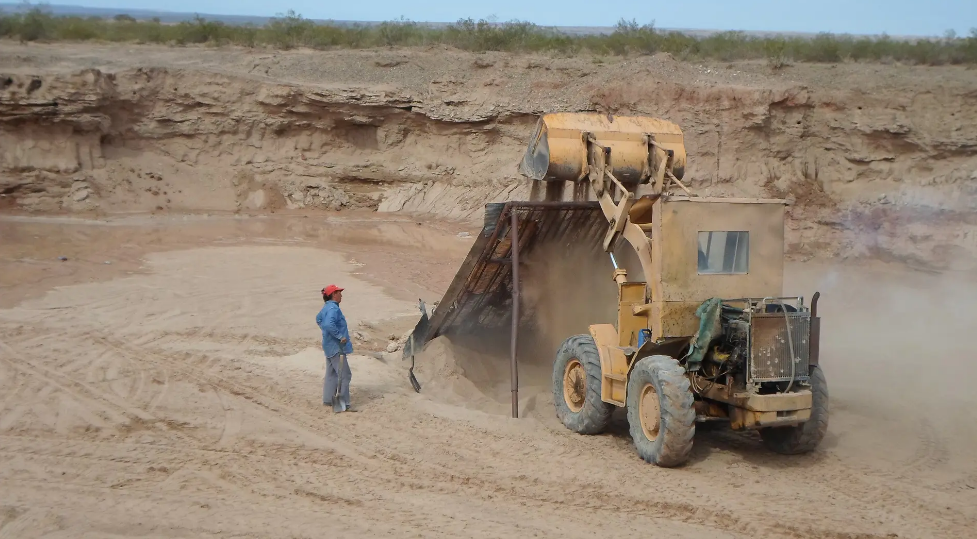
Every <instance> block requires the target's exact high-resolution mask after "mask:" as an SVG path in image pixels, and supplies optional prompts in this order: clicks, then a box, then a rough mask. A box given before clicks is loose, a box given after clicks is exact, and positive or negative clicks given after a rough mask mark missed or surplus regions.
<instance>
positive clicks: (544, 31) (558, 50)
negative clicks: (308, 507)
mask: <svg viewBox="0 0 977 539" xmlns="http://www.w3.org/2000/svg"><path fill="white" fill-rule="evenodd" d="M0 39H16V40H20V41H22V42H32V41H40V42H52V41H68V42H70V41H102V42H130V43H158V44H171V45H178V46H179V45H190V44H206V45H211V46H218V47H219V46H226V45H237V46H245V47H264V48H278V49H291V48H300V47H304V48H312V49H333V48H349V49H358V48H375V47H424V46H432V45H444V46H450V47H455V48H458V49H462V50H467V51H473V52H482V51H507V52H533V53H552V54H558V55H577V54H593V55H605V56H625V55H647V54H656V53H659V52H666V53H669V54H672V55H673V56H675V57H676V58H679V59H689V60H694V59H712V60H721V61H734V60H756V59H767V60H768V61H770V62H771V64H772V65H773V66H774V67H782V66H784V65H788V64H790V63H791V62H822V63H825V62H828V63H831V62H844V61H855V62H882V63H893V62H901V63H907V64H914V65H948V64H977V29H973V30H971V32H970V34H969V35H968V36H963V37H961V36H957V35H956V34H955V33H953V32H952V31H951V32H947V34H946V35H945V36H943V37H942V38H920V39H893V38H891V37H889V36H886V35H882V36H878V37H864V36H848V35H834V34H826V33H823V34H819V35H817V36H815V37H795V36H773V37H766V36H763V37H762V36H755V35H749V34H747V33H745V32H737V31H729V32H721V33H716V34H712V35H709V36H706V37H696V36H692V35H688V34H684V33H680V32H671V31H661V30H659V29H657V28H655V26H654V23H651V24H645V25H641V24H638V23H637V22H636V21H634V20H631V21H627V20H623V19H622V20H621V21H620V22H619V23H618V24H617V26H616V27H615V28H614V29H613V31H611V32H609V33H605V34H591V35H570V34H567V33H563V32H560V31H558V30H555V29H551V28H547V27H542V26H538V25H536V24H533V23H530V22H523V21H510V22H503V23H495V22H490V21H487V20H478V21H475V20H473V19H463V20H459V21H457V22H455V23H453V24H449V25H442V26H434V25H429V24H424V23H418V22H414V21H410V20H405V19H400V20H394V21H387V22H383V23H380V24H356V25H346V24H336V23H328V22H326V23H318V22H316V21H312V20H309V19H307V18H304V17H302V15H300V14H297V13H295V12H294V11H289V12H288V13H286V14H283V15H280V16H278V17H275V18H273V19H271V20H270V21H269V22H268V23H267V24H265V25H263V26H256V25H250V24H249V25H231V24H225V23H223V22H221V21H213V20H207V19H204V18H202V17H199V16H198V17H196V18H195V19H194V20H192V21H183V22H179V23H176V24H166V23H162V22H160V21H159V20H158V19H152V20H138V19H136V18H134V17H132V16H129V15H117V16H115V17H114V18H111V19H105V18H100V17H78V16H56V15H54V14H52V13H51V12H50V11H49V10H47V9H45V8H44V7H43V6H29V9H27V10H22V11H20V12H16V13H3V12H0Z"/></svg>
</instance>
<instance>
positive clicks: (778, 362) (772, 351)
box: [748, 313, 811, 382]
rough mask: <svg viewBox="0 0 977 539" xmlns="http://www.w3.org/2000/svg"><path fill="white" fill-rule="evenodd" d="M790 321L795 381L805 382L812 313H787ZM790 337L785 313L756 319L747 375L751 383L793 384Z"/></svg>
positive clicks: (761, 316) (757, 316)
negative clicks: (790, 381) (791, 382)
mask: <svg viewBox="0 0 977 539" xmlns="http://www.w3.org/2000/svg"><path fill="white" fill-rule="evenodd" d="M787 318H788V319H789V320H790V337H791V340H792V341H793V349H794V357H795V359H796V363H795V368H794V377H793V379H794V380H795V381H804V380H807V379H808V362H809V360H810V344H809V343H810V337H811V315H810V313H787ZM787 337H788V335H787V324H786V322H785V320H784V313H764V314H754V315H753V322H752V325H751V333H750V368H749V373H748V376H749V378H750V380H752V381H754V382H785V381H788V380H791V356H790V348H789V347H788V344H787V343H788V338H787Z"/></svg>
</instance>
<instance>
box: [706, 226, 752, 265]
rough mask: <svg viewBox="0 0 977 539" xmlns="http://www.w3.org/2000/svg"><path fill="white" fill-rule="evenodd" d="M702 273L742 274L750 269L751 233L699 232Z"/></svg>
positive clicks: (726, 231)
mask: <svg viewBox="0 0 977 539" xmlns="http://www.w3.org/2000/svg"><path fill="white" fill-rule="evenodd" d="M698 243H699V245H698V250H699V264H698V265H699V273H700V274H727V275H732V274H742V273H749V271H750V233H749V232H746V231H728V230H724V231H705V232H702V231H700V232H699V242H698Z"/></svg>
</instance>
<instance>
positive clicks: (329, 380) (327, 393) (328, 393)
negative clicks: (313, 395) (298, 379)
mask: <svg viewBox="0 0 977 539" xmlns="http://www.w3.org/2000/svg"><path fill="white" fill-rule="evenodd" d="M344 355H345V354H341V353H340V354H336V355H334V356H332V357H330V358H326V379H325V381H324V382H323V384H322V404H332V397H333V395H335V394H336V384H337V383H339V380H340V374H339V363H340V358H342V357H343V356H344ZM342 363H343V373H342V384H341V385H340V387H339V396H340V398H342V399H343V402H345V403H346V404H349V381H350V380H352V379H353V371H351V370H350V368H349V357H348V356H347V357H346V358H345V359H344V360H343V362H342Z"/></svg>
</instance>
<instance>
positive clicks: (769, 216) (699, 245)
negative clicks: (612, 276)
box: [642, 196, 786, 338]
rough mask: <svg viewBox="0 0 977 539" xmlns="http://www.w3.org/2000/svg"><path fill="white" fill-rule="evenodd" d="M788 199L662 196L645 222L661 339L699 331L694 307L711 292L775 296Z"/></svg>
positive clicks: (717, 295)
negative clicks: (649, 223)
mask: <svg viewBox="0 0 977 539" xmlns="http://www.w3.org/2000/svg"><path fill="white" fill-rule="evenodd" d="M785 207H786V202H785V201H783V200H771V199H745V198H709V197H676V196H671V197H663V198H662V199H660V200H658V201H656V202H655V207H654V210H653V211H652V212H651V226H650V227H648V226H647V225H645V226H643V227H642V228H645V229H648V231H649V232H650V234H649V235H650V236H651V243H652V257H651V258H652V260H653V261H654V262H653V264H654V265H655V266H657V268H656V271H655V272H653V273H654V277H655V278H656V279H657V281H658V282H654V283H650V284H651V286H650V290H651V292H652V294H651V295H652V298H651V299H652V303H653V305H655V307H656V308H655V309H654V310H653V312H658V313H660V315H659V317H658V318H659V320H660V322H661V327H660V333H658V335H660V336H661V337H663V338H673V337H689V336H692V335H694V334H695V333H696V331H697V330H698V327H699V319H698V317H696V315H695V310H696V308H698V307H699V306H700V305H701V304H702V303H703V302H704V301H706V300H708V299H710V298H742V297H754V298H764V297H779V296H781V295H782V293H783V283H784V219H785Z"/></svg>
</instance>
